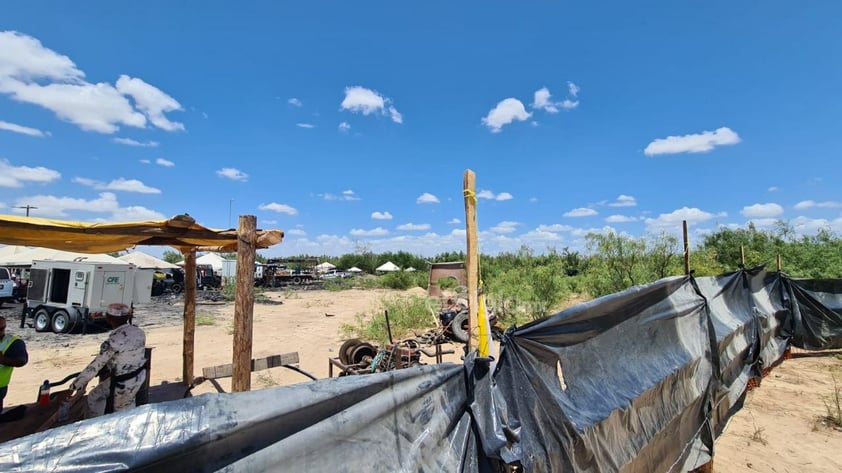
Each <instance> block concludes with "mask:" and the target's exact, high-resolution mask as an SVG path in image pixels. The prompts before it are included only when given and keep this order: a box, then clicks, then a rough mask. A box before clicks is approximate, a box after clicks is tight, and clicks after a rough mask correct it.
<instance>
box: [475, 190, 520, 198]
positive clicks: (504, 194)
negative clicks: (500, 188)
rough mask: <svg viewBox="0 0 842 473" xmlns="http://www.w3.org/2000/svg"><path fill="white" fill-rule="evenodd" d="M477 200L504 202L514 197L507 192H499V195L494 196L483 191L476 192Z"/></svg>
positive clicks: (492, 193) (488, 191)
mask: <svg viewBox="0 0 842 473" xmlns="http://www.w3.org/2000/svg"><path fill="white" fill-rule="evenodd" d="M477 198H478V199H488V200H499V201H504V200H512V199H514V196H513V195H512V194H509V193H508V192H501V193H499V194H495V193H494V192H491V191H490V190H487V189H483V190H481V191H479V192H477Z"/></svg>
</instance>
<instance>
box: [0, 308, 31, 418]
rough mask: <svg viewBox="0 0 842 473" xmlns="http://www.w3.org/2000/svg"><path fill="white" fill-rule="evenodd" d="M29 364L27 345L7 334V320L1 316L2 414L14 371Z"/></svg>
mask: <svg viewBox="0 0 842 473" xmlns="http://www.w3.org/2000/svg"><path fill="white" fill-rule="evenodd" d="M28 362H29V353H27V352H26V343H24V341H23V340H21V339H20V338H18V337H17V336H15V335H8V334H6V318H5V317H3V316H0V412H2V411H3V400H4V399H5V398H6V393H7V392H8V391H9V381H11V379H12V371H14V369H15V368H20V367H21V366H24V365H25V364H26V363H28Z"/></svg>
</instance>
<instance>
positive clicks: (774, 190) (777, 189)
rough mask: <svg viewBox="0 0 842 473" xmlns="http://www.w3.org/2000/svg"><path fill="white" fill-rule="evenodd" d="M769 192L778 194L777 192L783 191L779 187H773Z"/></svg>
mask: <svg viewBox="0 0 842 473" xmlns="http://www.w3.org/2000/svg"><path fill="white" fill-rule="evenodd" d="M767 190H768V191H769V192H777V191H779V190H781V189H780V188H779V187H776V186H772V187H770V188H769V189H767Z"/></svg>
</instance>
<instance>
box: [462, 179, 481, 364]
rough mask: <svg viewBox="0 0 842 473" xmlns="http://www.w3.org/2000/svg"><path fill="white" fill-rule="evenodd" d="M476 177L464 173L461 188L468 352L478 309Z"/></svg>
mask: <svg viewBox="0 0 842 473" xmlns="http://www.w3.org/2000/svg"><path fill="white" fill-rule="evenodd" d="M476 187H477V176H476V174H474V172H473V171H471V170H470V169H468V170H466V171H465V178H464V181H463V188H464V192H465V236H466V239H467V257H466V258H465V269H466V270H467V273H468V314H469V315H468V342H467V345H468V351H469V352H470V351H471V345H472V344H475V343H476V342H475V341H473V340H471V339H474V338H476V336H475V335H474V330H473V329H474V327H476V326H477V313H478V309H479V296H478V292H479V255H478V249H477V247H478V245H479V242H478V237H477V195H476V191H477V189H476Z"/></svg>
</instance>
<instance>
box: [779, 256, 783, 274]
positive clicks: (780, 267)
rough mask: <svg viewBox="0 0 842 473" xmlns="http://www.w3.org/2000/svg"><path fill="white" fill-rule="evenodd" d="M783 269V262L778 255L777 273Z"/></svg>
mask: <svg viewBox="0 0 842 473" xmlns="http://www.w3.org/2000/svg"><path fill="white" fill-rule="evenodd" d="M783 267H784V265H783V261H781V255H778V272H779V273H780V272H781V270H782V269H783Z"/></svg>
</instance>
